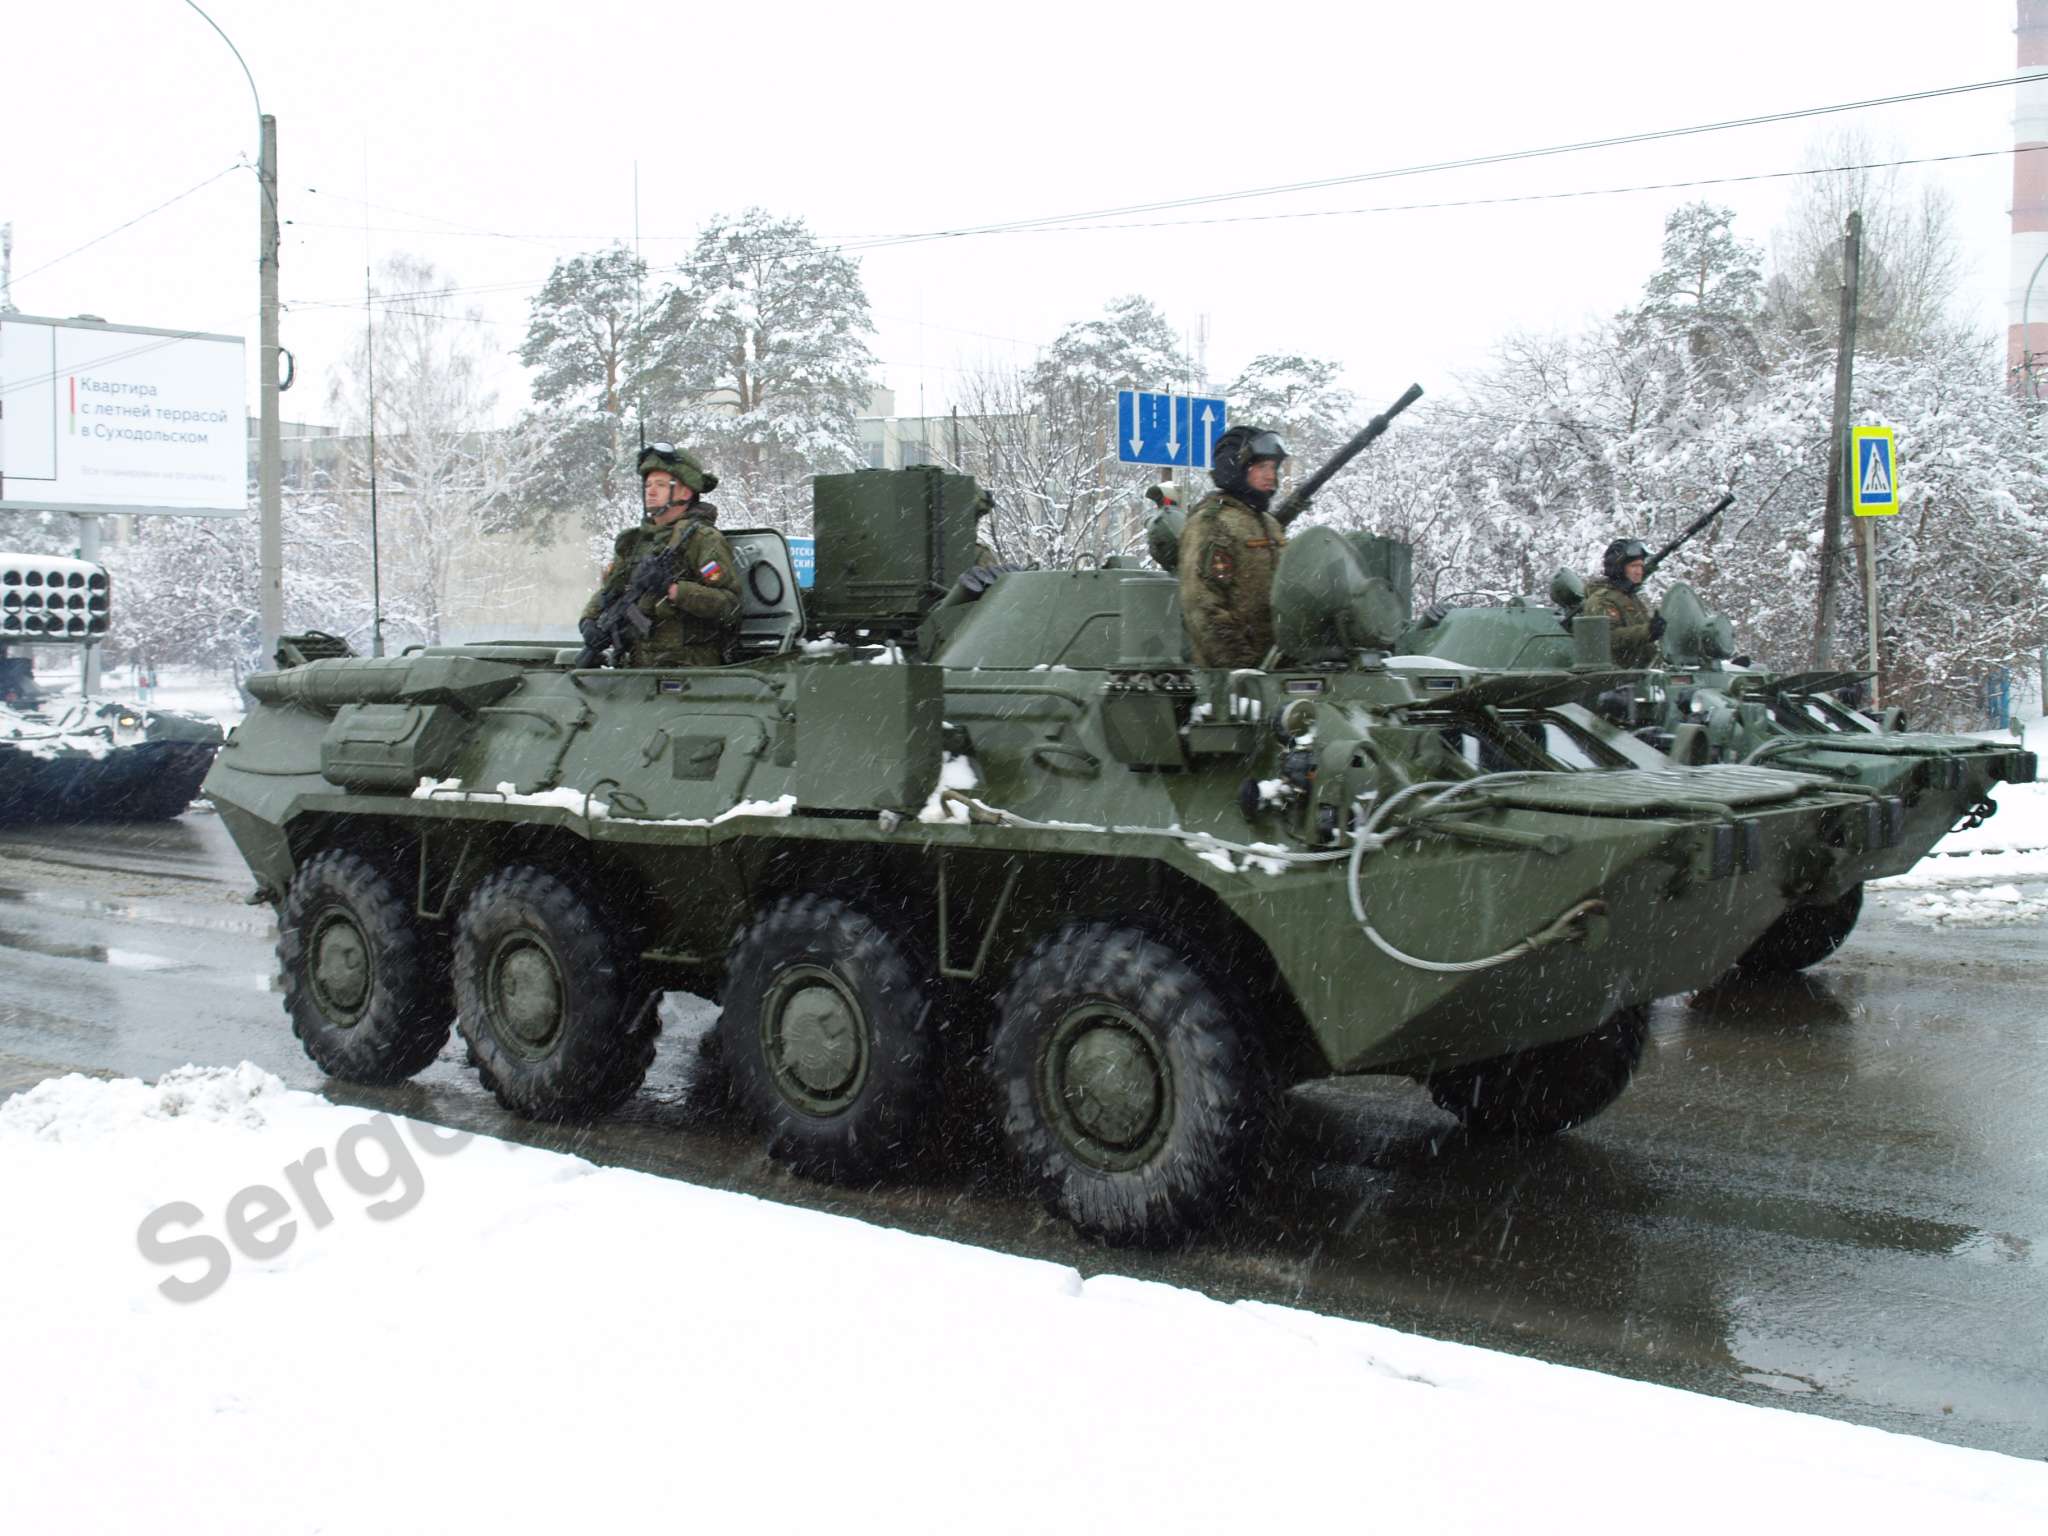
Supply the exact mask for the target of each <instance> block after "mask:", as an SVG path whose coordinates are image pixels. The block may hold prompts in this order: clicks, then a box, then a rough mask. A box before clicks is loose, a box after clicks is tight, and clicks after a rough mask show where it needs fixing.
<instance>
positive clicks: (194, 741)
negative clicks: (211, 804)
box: [0, 555, 222, 823]
mask: <svg viewBox="0 0 2048 1536" xmlns="http://www.w3.org/2000/svg"><path fill="white" fill-rule="evenodd" d="M111 588H112V584H111V582H110V581H109V579H108V576H107V573H106V571H105V569H104V568H103V567H101V566H99V565H97V564H95V563H94V562H92V561H88V560H72V559H66V558H64V557H61V556H56V555H0V823H4V822H20V821H160V820H165V819H167V818H169V817H172V816H176V815H177V814H178V813H179V812H181V811H183V810H184V809H185V808H186V807H187V806H188V805H190V804H191V803H192V800H193V798H194V796H196V795H197V794H198V793H199V784H200V781H201V780H202V779H204V778H205V777H206V770H207V769H208V768H209V767H211V766H212V763H213V755H214V753H215V752H217V751H218V750H219V749H220V744H221V740H222V731H221V728H220V726H219V725H218V724H216V723H215V722H214V721H212V720H208V719H206V718H204V717H202V716H199V715H188V714H181V713H177V712H175V711H171V710H157V709H148V708H145V707H143V706H141V705H139V704H129V703H124V702H121V701H118V700H113V699H98V698H93V699H71V700H68V701H67V700H52V699H49V698H47V697H46V696H45V695H44V692H43V690H42V689H41V688H40V687H39V686H38V685H37V683H36V680H35V674H34V671H33V670H32V668H31V667H30V665H29V658H28V657H26V656H23V655H18V654H14V653H13V650H12V647H15V646H20V645H24V644H33V645H44V646H48V645H64V646H74V647H75V646H82V645H92V644H97V643H99V642H101V641H103V640H104V639H105V638H106V635H107V625H108V621H109V618H110V603H111V600H112V589H111Z"/></svg>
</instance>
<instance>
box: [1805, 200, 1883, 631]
mask: <svg viewBox="0 0 2048 1536" xmlns="http://www.w3.org/2000/svg"><path fill="white" fill-rule="evenodd" d="M1862 251H1863V215H1862V214H1861V213H1852V214H1850V215H1849V230H1848V233H1847V234H1846V235H1844V236H1843V239H1842V311H1841V331H1840V339H1839V342H1838V344H1837V348H1836V352H1835V410H1834V415H1833V417H1832V419H1831V421H1832V424H1831V426H1830V429H1829V437H1828V495H1827V509H1826V511H1825V512H1824V513H1823V514H1822V517H1821V534H1820V613H1819V615H1818V616H1817V617H1816V618H1815V620H1814V626H1813V664H1814V665H1815V666H1816V667H1824V666H1826V665H1828V663H1829V661H1830V659H1831V657H1832V654H1833V651H1834V627H1835V575H1836V572H1837V571H1839V570H1840V569H1841V564H1842V500H1843V496H1842V493H1843V491H1844V489H1845V488H1846V486H1847V484H1848V455H1847V449H1848V443H1849V384H1850V376H1851V374H1852V373H1853V372H1854V370H1855V363H1856V269H1857V264H1858V261H1859V259H1860V258H1861V256H1862ZM1873 644H1874V641H1873Z"/></svg>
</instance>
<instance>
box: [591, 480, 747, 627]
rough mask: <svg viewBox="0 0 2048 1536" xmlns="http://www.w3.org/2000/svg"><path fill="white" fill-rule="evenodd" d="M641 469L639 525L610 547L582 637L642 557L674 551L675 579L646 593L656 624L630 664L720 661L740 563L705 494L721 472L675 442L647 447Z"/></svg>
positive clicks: (736, 602) (731, 623) (734, 615)
mask: <svg viewBox="0 0 2048 1536" xmlns="http://www.w3.org/2000/svg"><path fill="white" fill-rule="evenodd" d="M639 468H640V500H641V509H642V512H643V513H644V516H643V519H642V521H641V524H640V526H639V527H638V528H629V529H627V530H626V531H625V532H624V533H622V534H620V535H619V537H618V540H617V541H616V542H615V543H614V544H613V546H612V563H611V564H610V565H608V566H606V567H605V575H604V583H603V585H601V586H600V587H599V588H598V590H597V592H596V593H595V594H594V595H593V596H592V597H591V599H590V601H589V602H588V603H586V604H585V605H584V608H583V620H584V626H585V632H584V638H585V639H586V640H588V639H590V632H589V625H590V624H591V623H592V622H593V621H595V620H596V618H597V616H598V615H599V614H600V613H601V612H603V610H604V606H605V604H606V603H608V602H610V601H611V600H612V599H613V598H614V597H616V596H617V595H618V594H619V593H620V592H621V591H622V590H624V589H625V587H626V584H627V583H628V582H629V581H631V580H632V576H633V570H634V568H635V567H636V566H638V565H639V563H640V562H641V561H642V560H644V559H646V558H647V557H648V556H649V555H660V554H666V553H669V552H670V551H674V552H675V562H674V564H675V575H676V579H675V581H674V582H672V583H671V584H670V585H669V589H668V591H667V592H666V593H649V594H648V595H647V596H645V597H643V598H641V599H640V606H641V611H642V612H643V613H645V614H646V615H647V616H648V617H649V618H650V619H652V620H653V621H654V627H653V628H652V629H651V630H649V631H648V632H647V633H646V634H644V635H642V636H641V637H640V638H639V639H638V640H636V641H635V642H634V643H633V648H632V653H631V655H629V656H628V657H626V658H625V659H624V665H627V666H634V667H712V666H717V665H718V664H719V663H720V662H722V661H723V660H724V659H725V648H726V645H727V643H728V642H729V641H730V640H731V638H732V636H733V635H734V634H735V633H736V632H737V630H738V628H739V619H740V590H739V574H738V562H736V561H735V560H734V559H733V554H732V547H731V546H730V545H729V544H727V543H726V542H725V537H724V535H723V534H721V533H719V531H718V529H717V528H716V527H714V526H713V519H714V518H715V517H716V516H717V512H716V510H715V509H714V508H713V507H712V506H711V504H710V503H709V502H707V501H704V500H702V497H703V494H704V493H705V492H707V491H709V490H711V489H712V488H714V487H715V486H716V485H717V484H718V477H717V476H716V475H714V474H711V473H709V472H708V471H706V470H705V468H704V466H703V465H702V464H701V463H700V462H698V460H697V457H696V456H695V455H694V454H691V453H688V452H685V451H683V450H681V449H678V448H676V447H675V446H674V445H673V444H671V443H650V444H649V445H648V446H647V447H645V448H643V449H641V450H640V465H639Z"/></svg>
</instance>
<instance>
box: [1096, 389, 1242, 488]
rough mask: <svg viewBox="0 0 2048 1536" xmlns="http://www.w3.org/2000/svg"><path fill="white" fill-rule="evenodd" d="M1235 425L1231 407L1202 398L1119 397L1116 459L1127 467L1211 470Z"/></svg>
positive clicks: (1136, 393)
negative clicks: (1212, 455)
mask: <svg viewBox="0 0 2048 1536" xmlns="http://www.w3.org/2000/svg"><path fill="white" fill-rule="evenodd" d="M1229 424H1230V407H1229V406H1227V405H1226V404H1224V402H1223V401H1221V400H1212V399H1209V398H1207V397H1206V396H1202V395H1174V394H1166V395H1150V394H1146V393H1145V392H1144V391H1143V390H1138V389H1120V390H1118V391H1117V393H1116V456H1117V458H1118V459H1120V460H1121V461H1122V462H1124V463H1126V464H1161V465H1165V466H1167V467H1168V468H1171V469H1207V468H1208V467H1209V449H1210V446H1211V445H1212V444H1214V443H1215V441H1216V439H1217V438H1218V437H1220V436H1222V434H1223V429H1224V428H1225V427H1226V426H1228V425H1229Z"/></svg>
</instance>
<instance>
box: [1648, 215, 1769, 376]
mask: <svg viewBox="0 0 2048 1536" xmlns="http://www.w3.org/2000/svg"><path fill="white" fill-rule="evenodd" d="M1734 221H1735V214H1734V211H1733V210H1732V209H1728V208H1721V207H1717V206H1715V205H1714V204H1712V203H1707V202H1698V203H1687V204H1686V205H1685V206H1684V207H1681V208H1675V209H1673V210H1672V211H1671V213H1670V215H1669V216H1668V217H1667V218H1666V219H1665V221H1664V249H1663V259H1662V261H1661V262H1660V263H1659V265H1658V267H1657V270H1656V271H1655V272H1653V273H1651V274H1650V278H1649V281H1648V282H1646V283H1645V284H1644V285H1643V297H1642V302H1641V303H1639V304H1637V305H1636V306H1635V307H1634V308H1632V309H1629V310H1626V311H1624V312H1623V314H1622V316H1621V325H1622V334H1623V336H1624V337H1625V339H1626V341H1627V343H1628V344H1629V345H1630V346H1631V347H1632V348H1640V347H1651V348H1655V347H1659V346H1662V347H1665V348H1669V349H1672V350H1673V351H1675V352H1676V353H1677V354H1678V355H1679V356H1680V357H1682V358H1683V359H1684V362H1685V365H1686V366H1687V367H1688V368H1690V369H1691V370H1692V371H1693V372H1695V373H1696V374H1698V375H1699V376H1700V377H1701V378H1702V380H1703V381H1705V382H1707V383H1709V384H1712V385H1715V386H1718V387H1720V388H1724V389H1733V388H1739V387H1741V384H1742V382H1743V380H1744V379H1746V378H1747V377H1748V376H1750V375H1751V374H1753V373H1754V372H1755V370H1756V369H1757V368H1758V367H1760V366H1761V364H1762V362H1763V342H1762V338H1761V336H1760V334H1759V325H1760V322H1761V319H1762V315H1763V286H1764V275H1763V258H1762V255H1761V253H1760V252H1759V251H1758V250H1757V249H1756V247H1755V246H1753V245H1751V244H1749V243H1748V242H1747V241H1745V240H1741V239H1738V238H1737V237H1736V235H1735V232H1734V229H1733V228H1732V226H1733V224H1734Z"/></svg>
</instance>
